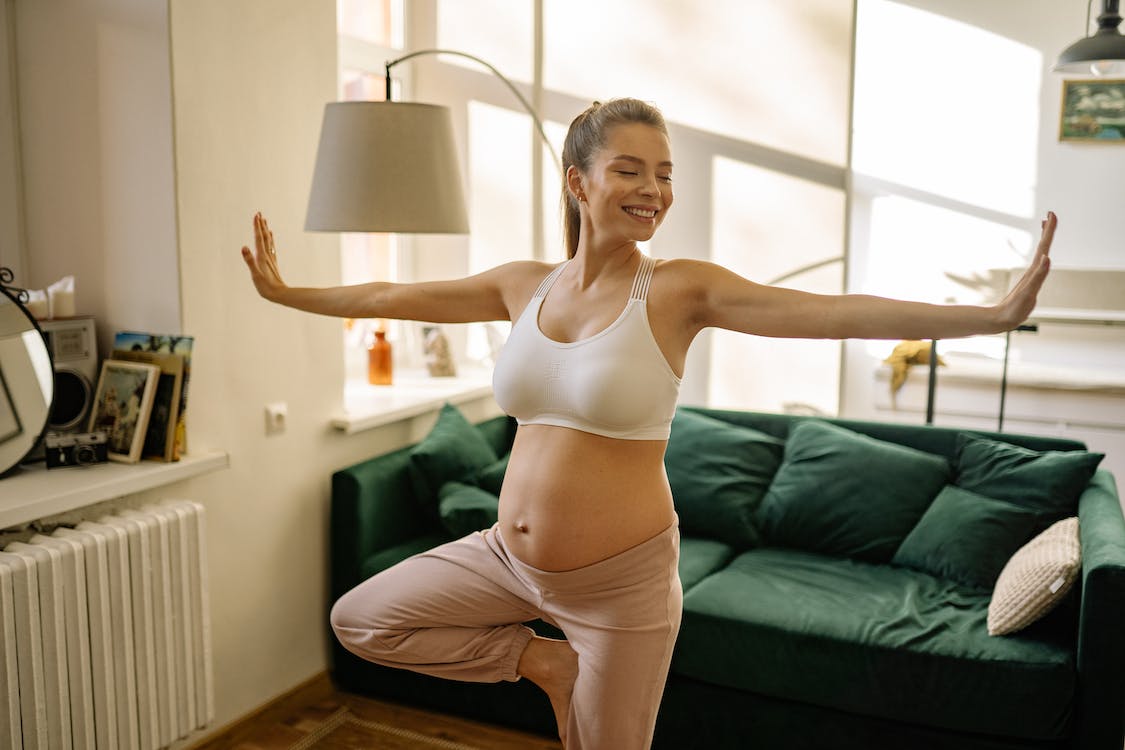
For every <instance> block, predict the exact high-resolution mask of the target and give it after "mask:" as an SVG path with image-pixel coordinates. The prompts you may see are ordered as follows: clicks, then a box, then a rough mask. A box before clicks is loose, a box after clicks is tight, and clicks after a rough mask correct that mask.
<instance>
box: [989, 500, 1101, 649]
mask: <svg viewBox="0 0 1125 750" xmlns="http://www.w3.org/2000/svg"><path fill="white" fill-rule="evenodd" d="M1081 571H1082V546H1081V542H1080V541H1079V535H1078V519H1077V518H1064V519H1063V520H1061V521H1059V522H1058V523H1055V524H1052V525H1051V526H1050V528H1048V529H1047V530H1046V531H1044V532H1043V533H1042V534H1040V535H1039V536H1037V537H1035V538H1034V539H1032V540H1031V541H1030V542H1028V543H1027V544H1025V545H1024V546H1023V547H1021V548H1020V549H1019V551H1017V552H1016V554H1014V555H1012V559H1011V560H1009V561H1008V563H1007V565H1005V566H1004V569H1003V571H1001V573H1000V578H999V579H998V580H997V581H996V588H995V590H994V591H993V592H992V601H991V602H989V604H988V632H989V635H1007V634H1009V633H1014V632H1016V631H1017V630H1022V629H1023V628H1026V627H1027V626H1028V625H1030V624H1031V623H1033V622H1035V621H1036V620H1038V619H1039V618H1041V617H1043V616H1044V615H1045V614H1047V613H1048V612H1050V611H1051V610H1052V609H1054V608H1055V607H1056V606H1058V604H1059V602H1061V601H1062V600H1063V598H1064V597H1065V596H1066V594H1067V592H1068V591H1070V588H1071V586H1073V585H1074V581H1075V579H1076V578H1077V577H1078V574H1079V573H1080V572H1081Z"/></svg>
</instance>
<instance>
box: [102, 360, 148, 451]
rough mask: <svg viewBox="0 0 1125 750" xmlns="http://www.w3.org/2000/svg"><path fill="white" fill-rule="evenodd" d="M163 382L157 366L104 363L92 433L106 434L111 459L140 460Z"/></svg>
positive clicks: (115, 362) (138, 363) (116, 362)
mask: <svg viewBox="0 0 1125 750" xmlns="http://www.w3.org/2000/svg"><path fill="white" fill-rule="evenodd" d="M159 380H160V368H159V367H157V366H156V365H151V364H145V363H141V362H120V361H117V360H113V359H107V360H106V361H105V362H103V363H102V372H101V375H100V376H99V377H98V389H97V391H96V392H95V394H94V408H93V409H92V410H91V412H90V425H89V430H88V431H89V432H94V431H95V430H103V431H104V432H105V433H106V437H107V441H106V442H107V446H108V449H109V451H108V453H109V458H110V460H112V461H122V462H124V463H136V462H137V461H139V460H140V458H141V449H142V448H143V447H144V442H145V432H146V430H147V429H148V419H149V414H150V413H151V411H152V401H153V398H154V397H155V396H156V386H157V383H158V382H159Z"/></svg>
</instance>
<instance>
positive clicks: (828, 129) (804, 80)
mask: <svg viewBox="0 0 1125 750" xmlns="http://www.w3.org/2000/svg"><path fill="white" fill-rule="evenodd" d="M543 16H544V26H545V28H547V29H549V30H550V31H551V33H550V34H549V35H548V36H547V39H546V41H545V49H544V61H543V70H544V73H543V75H544V81H545V85H546V87H547V88H548V89H554V90H559V91H564V92H567V93H571V94H574V95H575V96H579V97H596V98H599V99H608V98H613V97H621V96H632V97H636V98H638V99H644V100H646V101H650V102H652V103H654V104H656V105H657V106H658V107H660V108H661V109H662V110H663V111H664V114H665V116H666V117H667V118H668V119H669V120H671V121H674V122H679V123H683V124H685V125H689V126H692V127H696V128H699V129H701V130H706V131H711V132H715V133H720V134H723V135H729V136H732V137H735V138H739V139H742V140H746V141H750V142H754V143H759V144H762V145H766V146H770V147H773V148H778V149H782V150H785V151H791V152H794V153H797V154H800V155H802V156H807V157H810V158H814V159H818V160H822V161H826V162H830V163H833V164H843V163H844V161H845V159H846V148H847V143H846V135H847V132H846V129H844V128H841V127H839V123H840V122H841V121H842V120H844V119H845V118H846V117H847V110H848V80H849V76H848V67H849V58H850V49H849V46H848V42H849V38H850V34H849V33H848V31H849V29H850V27H851V16H852V3H851V2H850V0H811V1H809V2H803V3H763V2H754V3H747V2H744V0H710V1H709V2H706V3H675V4H673V3H664V4H662V5H661V6H660V7H659V8H653V5H652V3H650V2H642V1H641V0H617V1H615V2H612V3H606V2H602V0H546V1H545V3H544V11H543Z"/></svg>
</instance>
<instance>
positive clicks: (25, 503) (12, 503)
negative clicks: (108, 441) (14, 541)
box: [0, 451, 230, 529]
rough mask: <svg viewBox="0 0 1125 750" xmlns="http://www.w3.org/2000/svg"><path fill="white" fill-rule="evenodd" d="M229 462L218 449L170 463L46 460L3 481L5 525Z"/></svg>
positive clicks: (0, 498)
mask: <svg viewBox="0 0 1125 750" xmlns="http://www.w3.org/2000/svg"><path fill="white" fill-rule="evenodd" d="M229 465H230V457H229V456H228V455H227V454H226V453H223V452H222V451H214V452H210V453H199V454H192V455H185V456H184V457H183V458H181V459H180V460H179V461H173V462H170V463H163V462H160V461H142V462H140V463H137V464H121V463H114V462H109V463H103V464H95V465H92V466H86V467H73V468H65V469H51V470H48V469H47V466H46V464H44V463H37V464H32V465H29V466H22V467H20V468H19V469H18V470H17V471H16V472H15V473H13V474H12V475H11V476H7V477H4V478H3V479H0V529H6V528H9V527H12V526H19V525H21V524H25V523H30V522H31V521H35V520H37V519H40V518H45V517H47V516H53V515H56V514H58V513H65V512H67V511H71V510H75V509H77V508H83V507H85V506H87V505H93V504H95V503H100V502H102V501H103V500H113V499H114V498H118V497H123V496H125V495H131V494H134V493H136V492H144V491H145V490H151V489H154V488H156V487H161V486H163V485H166V484H172V483H173V482H179V481H181V480H184V479H189V478H191V477H195V476H199V475H200V474H206V473H208V472H211V471H217V470H219V469H225V468H227V467H228V466H229Z"/></svg>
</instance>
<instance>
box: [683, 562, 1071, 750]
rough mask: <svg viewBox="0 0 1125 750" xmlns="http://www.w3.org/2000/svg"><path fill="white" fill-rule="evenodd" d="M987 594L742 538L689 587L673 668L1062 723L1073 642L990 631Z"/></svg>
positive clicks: (821, 701) (928, 721) (728, 682)
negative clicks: (745, 546)
mask: <svg viewBox="0 0 1125 750" xmlns="http://www.w3.org/2000/svg"><path fill="white" fill-rule="evenodd" d="M988 600H989V597H988V594H987V593H985V592H980V591H976V590H973V589H966V588H964V587H961V586H958V585H957V584H955V583H953V582H949V581H945V580H942V579H939V578H934V577H933V576H929V575H926V574H924V573H919V572H916V571H913V570H909V569H906V568H898V567H893V566H889V565H870V564H867V563H863V562H860V561H856V560H848V559H842V558H832V557H827V556H822V555H817V554H814V553H807V552H801V551H797V550H784V549H769V548H765V549H756V550H751V551H749V552H745V553H743V554H741V555H739V556H738V557H736V558H735V559H734V560H732V561H731V563H730V564H729V565H727V566H726V567H725V568H724V569H722V570H720V571H718V572H717V573H714V574H712V575H711V576H708V577H707V578H706V579H704V580H703V581H701V582H700V583H699V584H698V585H697V586H695V587H694V588H693V589H691V590H690V591H688V592H687V593H686V594H685V596H684V618H683V624H682V626H681V628H680V634H679V639H678V642H677V644H676V650H675V655H674V657H673V662H672V671H673V673H675V674H676V675H679V676H682V677H688V678H691V679H695V680H700V681H703V682H707V683H711V684H714V685H719V686H724V687H730V688H735V689H738V690H745V691H750V692H753V693H757V694H761V695H770V696H774V697H777V698H781V699H787V700H793V701H799V702H803V703H808V704H813V705H817V706H822V707H827V708H832V709H837V710H841V711H848V712H853V713H857V714H861V715H866V716H877V717H881V718H886V719H890V720H896V721H904V722H909V723H916V724H922V725H925V726H930V727H939V728H945V729H952V730H959V731H965V732H981V733H995V734H1000V735H1004V736H1011V735H1013V734H1017V735H1019V736H1023V737H1027V738H1037V739H1048V738H1058V737H1060V736H1064V735H1065V733H1066V731H1067V729H1068V727H1069V718H1070V706H1071V700H1072V698H1073V693H1074V686H1075V676H1074V675H1075V660H1074V653H1073V647H1072V646H1070V647H1068V646H1067V645H1065V643H1064V641H1065V637H1062V636H1058V635H1056V634H1055V631H1054V630H1053V629H1050V628H1046V627H1043V628H1041V629H1040V630H1037V631H1036V632H1035V633H1034V634H1030V631H1028V634H1021V635H1020V636H1015V637H1011V638H992V637H990V636H989V635H988V632H987V629H986V626H985V620H986V615H987V608H988ZM1045 623H1046V621H1043V622H1042V623H1040V625H1044V624H1045ZM920 695H940V696H941V697H942V699H941V700H919V696H920Z"/></svg>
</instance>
